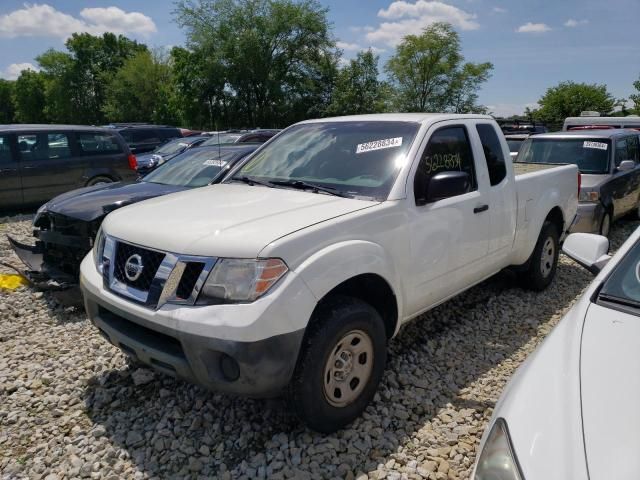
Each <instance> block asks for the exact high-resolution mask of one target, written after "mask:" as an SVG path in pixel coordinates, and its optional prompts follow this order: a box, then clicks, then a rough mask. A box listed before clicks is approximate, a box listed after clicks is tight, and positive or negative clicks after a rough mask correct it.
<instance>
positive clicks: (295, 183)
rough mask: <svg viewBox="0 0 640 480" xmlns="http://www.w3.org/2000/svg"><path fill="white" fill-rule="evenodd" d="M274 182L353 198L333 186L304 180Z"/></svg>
mask: <svg viewBox="0 0 640 480" xmlns="http://www.w3.org/2000/svg"><path fill="white" fill-rule="evenodd" d="M271 183H272V184H274V185H280V186H283V187H293V188H298V189H300V190H313V192H314V193H318V192H324V193H328V194H329V195H335V196H336V197H344V198H351V196H350V195H348V194H346V193H344V192H342V191H340V190H338V189H336V188H332V187H323V186H321V185H316V184H315V183H309V182H303V181H302V180H272V181H271Z"/></svg>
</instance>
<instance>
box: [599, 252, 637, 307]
mask: <svg viewBox="0 0 640 480" xmlns="http://www.w3.org/2000/svg"><path fill="white" fill-rule="evenodd" d="M600 298H601V299H603V300H605V301H606V300H608V301H613V302H621V303H627V304H630V305H632V306H635V307H636V308H637V307H640V242H637V243H636V244H635V245H634V246H633V248H631V250H629V252H628V253H627V254H626V255H625V256H624V258H623V259H622V260H621V261H620V262H619V263H618V265H616V267H615V269H614V270H613V272H612V273H611V275H610V276H609V278H608V279H607V281H606V282H605V283H604V285H603V286H602V289H601V290H600Z"/></svg>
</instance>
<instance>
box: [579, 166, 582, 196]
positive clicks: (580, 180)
mask: <svg viewBox="0 0 640 480" xmlns="http://www.w3.org/2000/svg"><path fill="white" fill-rule="evenodd" d="M581 187H582V175H581V174H580V172H578V198H580V188H581Z"/></svg>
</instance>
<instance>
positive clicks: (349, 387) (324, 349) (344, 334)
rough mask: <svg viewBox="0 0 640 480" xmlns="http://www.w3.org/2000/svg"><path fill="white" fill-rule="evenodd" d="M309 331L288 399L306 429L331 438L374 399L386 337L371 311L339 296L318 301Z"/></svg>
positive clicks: (385, 351) (355, 300)
mask: <svg viewBox="0 0 640 480" xmlns="http://www.w3.org/2000/svg"><path fill="white" fill-rule="evenodd" d="M309 328H310V329H311V330H310V331H309V332H307V335H306V336H305V340H304V344H303V346H302V351H301V353H300V358H299V359H298V364H297V365H296V369H295V372H294V376H293V379H292V381H291V384H290V386H289V400H290V403H291V406H292V408H293V410H294V411H295V412H296V414H297V416H298V417H299V418H300V420H302V422H304V423H305V424H306V425H307V426H308V427H309V428H311V429H313V430H316V431H318V432H321V433H331V432H335V431H336V430H338V429H340V428H342V427H344V426H346V425H348V424H349V423H351V422H352V421H353V420H355V419H356V418H357V417H358V416H360V414H361V413H362V412H363V411H364V409H365V408H366V407H367V405H368V404H369V402H371V400H372V399H373V396H374V395H375V392H376V389H377V388H378V384H379V383H380V379H381V378H382V374H383V372H384V367H385V364H386V360H387V336H386V332H385V328H384V322H383V321H382V318H381V317H380V315H379V314H378V312H377V311H376V310H375V309H374V308H373V307H371V306H370V305H369V304H367V303H365V302H363V301H361V300H359V299H356V298H352V297H347V296H342V295H340V296H338V295H336V296H333V297H331V298H328V299H326V300H325V301H323V302H322V303H321V304H320V305H319V306H318V308H317V309H316V312H314V318H313V319H312V323H311V326H310V327H309Z"/></svg>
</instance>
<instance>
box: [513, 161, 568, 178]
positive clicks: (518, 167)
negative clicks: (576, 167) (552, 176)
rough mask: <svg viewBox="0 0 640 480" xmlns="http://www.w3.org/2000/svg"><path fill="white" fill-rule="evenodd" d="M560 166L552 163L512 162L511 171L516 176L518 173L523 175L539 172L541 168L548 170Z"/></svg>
mask: <svg viewBox="0 0 640 480" xmlns="http://www.w3.org/2000/svg"><path fill="white" fill-rule="evenodd" d="M559 166H561V164H557V165H555V164H552V163H524V162H514V163H513V173H514V175H515V176H516V177H517V176H518V175H525V174H527V173H533V172H539V171H541V170H548V169H550V168H557V167H559Z"/></svg>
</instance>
